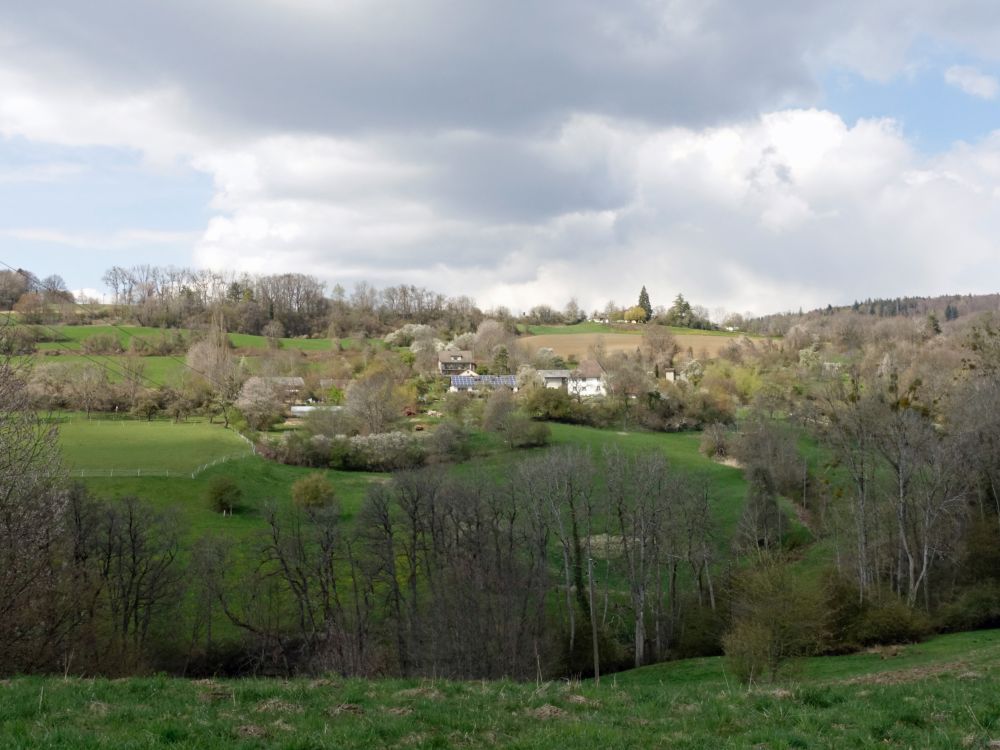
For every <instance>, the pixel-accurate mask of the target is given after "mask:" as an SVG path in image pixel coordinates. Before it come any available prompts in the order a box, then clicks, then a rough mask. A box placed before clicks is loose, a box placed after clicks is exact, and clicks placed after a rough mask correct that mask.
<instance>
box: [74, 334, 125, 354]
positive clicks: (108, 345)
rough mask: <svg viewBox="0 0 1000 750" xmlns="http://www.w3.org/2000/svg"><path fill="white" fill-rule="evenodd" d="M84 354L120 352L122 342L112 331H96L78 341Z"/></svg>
mask: <svg viewBox="0 0 1000 750" xmlns="http://www.w3.org/2000/svg"><path fill="white" fill-rule="evenodd" d="M80 348H81V349H83V351H84V352H85V353H86V354H121V353H122V342H121V341H120V340H119V339H118V336H117V335H116V334H113V333H96V334H94V335H93V336H88V337H87V338H85V339H84V340H83V341H82V342H81V343H80Z"/></svg>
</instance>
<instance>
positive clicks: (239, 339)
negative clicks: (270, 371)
mask: <svg viewBox="0 0 1000 750" xmlns="http://www.w3.org/2000/svg"><path fill="white" fill-rule="evenodd" d="M34 327H35V328H36V329H37V330H38V331H39V332H40V333H41V334H43V335H44V336H46V337H48V338H51V339H56V340H53V341H42V342H39V343H38V344H37V348H38V350H39V351H40V352H57V351H64V352H75V351H79V350H80V348H81V345H82V343H83V342H84V341H85V340H86V339H89V338H91V337H93V336H113V337H114V338H116V339H117V340H118V343H119V344H120V345H121V347H122V349H126V350H127V349H128V348H129V346H130V344H131V342H132V339H137V340H139V341H142V342H145V343H150V344H155V343H156V342H158V341H160V340H162V339H163V338H164V337H166V336H168V335H169V334H171V333H174V332H176V333H182V334H184V335H185V336H192V335H196V334H197V333H198V332H196V331H191V330H187V329H168V328H150V327H147V326H128V325H115V326H112V325H86V326H69V325H39V326H34ZM228 336H229V341H230V343H231V344H232V345H233V346H234V347H235V348H237V349H248V350H255V349H267V348H268V346H269V342H268V340H267V338H266V337H264V336H253V335H250V334H246V333H230V334H228ZM278 341H279V342H280V345H281V347H282V348H286V349H296V350H300V351H310V352H311V351H320V352H328V351H332V350H333V346H332V344H333V341H332V339H328V338H321V339H307V338H282V339H278ZM339 341H340V345H341V346H343V347H348V348H349V347H351V346H353V345H354V344H355V342H354V340H353V339H340V340H339ZM182 358H183V357H182Z"/></svg>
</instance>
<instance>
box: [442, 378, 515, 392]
mask: <svg viewBox="0 0 1000 750" xmlns="http://www.w3.org/2000/svg"><path fill="white" fill-rule="evenodd" d="M451 385H452V387H453V388H459V389H464V388H476V387H478V386H486V387H487V388H498V387H500V386H507V387H508V388H516V387H517V378H515V377H514V376H513V375H479V376H478V377H473V376H471V375H452V376H451Z"/></svg>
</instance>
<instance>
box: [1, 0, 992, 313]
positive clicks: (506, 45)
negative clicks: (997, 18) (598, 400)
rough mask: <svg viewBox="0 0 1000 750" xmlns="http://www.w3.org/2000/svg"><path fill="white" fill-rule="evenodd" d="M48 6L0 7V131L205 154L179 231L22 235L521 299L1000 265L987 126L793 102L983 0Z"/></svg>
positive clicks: (939, 283) (740, 292)
mask: <svg viewBox="0 0 1000 750" xmlns="http://www.w3.org/2000/svg"><path fill="white" fill-rule="evenodd" d="M60 4H61V5H63V6H64V7H63V11H62V13H52V14H36V13H33V12H32V11H31V10H30V4H22V5H23V7H20V6H18V4H16V3H12V4H8V5H7V6H6V7H4V8H2V9H0V49H5V50H7V49H14V46H12V45H17V49H18V50H19V51H20V52H21V53H22V54H19V55H6V56H3V59H2V60H0V90H2V91H3V92H4V96H3V97H2V98H0V136H4V137H7V138H24V139H27V140H28V141H30V142H32V143H41V144H55V145H62V146H70V147H75V146H105V147H108V148H110V149H113V150H114V151H115V152H116V153H118V154H120V152H123V151H124V152H131V153H135V154H139V155H140V156H141V158H142V159H143V160H144V161H145V162H146V164H147V165H148V166H150V167H151V168H154V169H156V170H158V171H163V170H165V169H181V170H190V169H193V170H197V171H199V172H203V173H205V174H208V175H210V176H211V178H212V180H213V184H214V196H213V199H212V203H211V206H210V207H209V210H210V211H211V212H212V214H213V215H212V216H211V217H210V218H209V219H208V220H207V221H206V222H205V223H206V226H205V230H204V231H203V232H198V233H196V234H194V235H192V234H190V233H185V232H152V233H150V232H146V231H144V230H140V229H130V228H128V227H129V226H130V225H131V224H135V223H138V222H133V221H131V217H129V216H127V215H123V216H122V220H121V221H122V226H123V228H122V229H120V230H119V231H117V232H112V233H105V234H88V233H84V234H80V233H76V232H70V231H68V230H67V229H65V228H63V227H60V226H58V224H54V225H53V226H52V227H48V228H39V227H23V228H15V229H10V230H7V232H6V235H7V236H8V237H11V238H15V239H19V240H21V241H23V242H38V243H49V244H58V245H64V246H68V247H73V248H79V249H85V250H95V249H100V248H102V247H103V248H118V249H121V248H132V247H135V248H139V249H141V248H143V247H145V246H156V247H160V248H165V247H166V248H174V247H176V248H178V253H179V254H180V252H181V250H180V249H181V248H186V249H190V251H191V256H190V257H191V258H193V260H194V261H195V262H197V263H199V264H202V265H209V266H212V267H215V268H219V269H225V270H247V271H257V272H284V271H289V270H299V271H303V272H307V273H315V274H318V275H320V276H322V277H323V278H325V279H327V280H329V281H331V282H335V281H339V282H342V283H346V284H348V285H349V284H350V283H351V282H353V281H356V280H362V279H364V280H368V281H372V282H374V283H376V284H396V283H415V284H422V285H426V286H429V287H432V288H435V289H440V290H442V291H445V292H448V293H452V294H472V295H475V296H476V297H478V298H479V300H480V302H481V303H482V304H484V305H490V304H497V303H500V304H506V305H509V306H511V307H515V308H516V307H527V306H530V305H532V304H536V303H538V302H542V301H545V302H549V303H551V304H556V305H561V304H562V303H563V302H565V301H566V299H568V298H569V296H571V295H573V296H577V297H578V298H579V300H580V302H581V303H582V304H585V305H587V306H588V307H591V306H598V305H603V303H604V301H606V300H607V299H608V298H614V299H616V300H618V301H620V302H627V301H631V300H633V299H634V298H635V296H636V293H637V290H638V289H639V288H640V287H641V286H642V285H643V284H645V285H646V286H647V287H648V288H649V290H650V293H651V294H653V296H654V303H659V302H664V303H665V302H669V300H670V299H671V298H672V297H673V296H674V295H675V294H676V293H677V292H678V291H683V292H684V293H685V294H686V295H687V296H689V297H690V298H692V299H693V300H694V301H695V302H697V303H700V304H705V305H707V306H709V307H716V306H725V307H728V308H729V309H736V310H745V309H752V310H756V311H758V312H765V311H770V310H774V309H776V308H783V307H787V308H798V307H799V306H810V305H819V304H825V303H826V302H828V301H845V300H848V301H849V300H850V299H852V298H854V297H863V296H866V295H888V294H897V293H921V292H941V291H946V290H954V291H978V290H981V289H982V288H983V287H995V286H996V285H997V275H996V273H995V272H994V270H993V265H994V261H995V258H996V257H997V255H998V254H1000V253H998V248H997V244H998V243H997V241H996V240H995V239H994V238H996V237H1000V218H998V217H1000V211H998V210H997V208H998V206H997V200H998V197H997V196H998V195H1000V135H998V136H996V137H993V138H989V139H986V140H985V141H983V142H982V143H978V144H971V145H968V144H957V145H956V146H954V147H952V148H951V149H950V150H949V151H948V152H946V153H944V154H941V155H939V156H936V157H926V156H922V155H920V154H919V153H917V152H916V151H915V150H914V149H913V148H912V147H911V144H910V142H909V141H908V140H907V138H906V136H905V134H904V133H903V132H902V131H901V129H900V128H899V127H898V125H897V124H896V123H895V122H893V121H892V120H888V119H862V120H859V121H857V122H854V123H851V124H848V123H845V122H844V121H843V120H842V118H841V117H839V116H838V115H837V114H835V113H833V112H829V111H824V110H821V109H809V108H804V107H808V105H809V103H810V102H814V101H818V95H819V88H818V85H817V83H816V77H815V74H816V71H817V70H826V69H827V68H826V67H825V66H829V65H831V64H836V65H840V66H845V67H847V68H849V69H851V70H854V71H858V72H860V73H862V74H863V75H866V76H869V77H872V78H877V79H881V80H888V79H891V78H892V77H894V76H898V75H900V74H901V73H905V71H906V70H908V69H910V68H911V67H912V65H913V59H912V57H913V54H912V49H913V46H914V40H919V39H921V38H924V37H926V36H928V35H930V36H932V37H933V38H934V39H937V40H943V41H944V42H947V43H954V44H956V45H957V46H958V47H960V48H962V49H964V50H968V51H970V52H969V54H970V56H971V57H975V56H976V55H980V56H981V58H982V59H983V60H989V59H992V58H994V57H996V55H997V54H998V53H997V50H1000V30H998V27H997V25H996V24H995V23H993V24H990V23H988V22H986V21H988V18H986V19H984V18H983V17H982V16H983V14H984V13H985V14H987V15H988V11H989V8H987V6H988V5H989V3H983V2H982V1H981V0H978V1H977V0H949V1H948V2H941V1H940V0H886V2H884V3H875V4H872V3H869V2H863V0H848V2H847V7H845V6H843V5H832V4H830V3H820V2H818V0H817V1H814V2H809V1H806V2H802V3H799V4H794V7H792V6H789V5H788V4H787V3H784V4H782V3H768V2H764V3H755V4H749V3H740V2H736V1H735V0H720V1H719V2H710V3H705V2H697V1H696V0H670V2H662V3H661V2H645V0H641V1H638V0H637V1H636V2H623V3H620V4H617V5H615V6H614V7H612V6H610V5H608V4H606V3H602V2H599V0H588V1H587V2H576V1H575V0H574V1H573V2H570V0H562V1H561V2H553V3H551V4H537V3H528V2H514V3H508V4H496V3H487V2H471V1H470V2H469V3H465V4H460V7H459V6H456V5H454V4H449V3H444V2H441V0H429V2H428V3H426V4H425V5H422V6H421V7H420V8H417V7H416V6H412V5H411V4H409V3H405V2H397V0H373V2H370V3H362V2H359V1H356V0H352V1H351V2H350V3H340V4H329V3H326V4H324V3H321V2H318V0H295V1H294V2H282V1H281V0H270V2H269V3H265V4H262V5H261V6H260V8H255V9H254V10H253V11H252V12H251V11H249V10H247V6H246V5H245V4H241V3H238V2H236V0H219V1H218V2H217V3H209V4H208V5H205V4H203V3H195V1H194V0H177V2H176V3H167V4H147V6H146V7H144V9H143V12H139V13H123V12H122V11H121V7H120V2H116V0H94V2H93V3H90V4H88V6H87V12H86V14H82V12H81V11H79V10H78V8H77V6H76V4H72V3H69V2H68V0H67V1H64V0H52V5H56V6H58V5H60ZM196 5H197V7H198V17H199V25H198V27H197V29H196V30H192V27H190V25H189V23H188V22H187V19H188V17H189V15H190V11H191V8H192V7H195V6H196ZM59 18H61V19H62V21H61V22H59V23H57V22H56V21H55V19H59ZM373 18H374V19H378V18H386V19H389V18H391V19H393V20H394V22H393V23H391V24H388V23H375V22H373V21H372V19H373ZM445 18H446V19H447V22H442V19H445ZM901 18H903V19H905V20H904V22H903V23H901V22H900V19H901ZM195 31H196V32H197V33H194V32H195ZM19 35H23V36H19ZM22 39H30V40H32V44H24V43H23V42H22V41H21V40H22ZM276 48H280V50H281V54H280V55H279V54H268V52H269V51H273V50H274V49H276ZM984 64H985V63H984ZM946 77H948V78H949V83H951V84H952V85H956V86H959V87H960V88H962V90H965V91H967V92H968V93H971V94H973V95H976V96H983V97H986V98H992V97H995V96H996V94H997V82H996V81H995V80H993V79H992V78H990V77H989V76H985V75H984V74H982V73H980V72H979V71H978V70H976V69H973V68H961V67H954V68H951V69H949V71H948V73H947V74H946ZM781 102H794V103H796V104H797V105H798V106H792V105H781V104H779V103H781ZM60 176H61V174H60V171H59V169H58V168H57V167H51V168H50V169H49V171H48V172H46V170H45V169H44V168H38V169H37V170H35V171H34V172H32V171H31V170H24V169H21V170H18V169H14V170H8V172H5V173H0V181H4V180H6V181H14V180H27V179H58V178H59V177H60ZM80 255H84V254H83V253H80ZM136 255H137V257H138V259H139V260H141V257H139V256H140V255H141V254H140V253H137V254H136ZM945 255H946V256H947V258H948V262H947V263H944V264H943V263H939V262H938V261H939V259H940V258H941V257H942V256H945ZM186 261H187V258H180V257H178V258H177V262H178V263H184V262H186ZM95 281H96V279H95ZM74 283H75V282H74ZM80 283H81V284H82V283H83V282H80Z"/></svg>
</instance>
